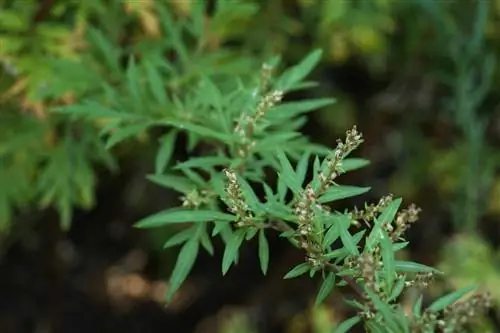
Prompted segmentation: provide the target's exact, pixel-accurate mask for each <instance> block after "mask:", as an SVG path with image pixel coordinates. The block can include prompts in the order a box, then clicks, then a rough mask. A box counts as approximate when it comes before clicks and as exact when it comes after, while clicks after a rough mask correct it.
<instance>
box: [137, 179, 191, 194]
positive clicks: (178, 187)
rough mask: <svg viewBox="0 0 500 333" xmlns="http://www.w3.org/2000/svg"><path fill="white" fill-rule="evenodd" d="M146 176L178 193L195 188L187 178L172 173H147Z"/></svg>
mask: <svg viewBox="0 0 500 333" xmlns="http://www.w3.org/2000/svg"><path fill="white" fill-rule="evenodd" d="M146 178H147V179H148V180H149V181H151V182H153V183H155V184H157V185H160V186H164V187H167V188H171V189H173V190H175V191H177V192H180V193H188V192H190V191H192V190H194V189H195V188H196V186H195V185H194V184H193V182H191V181H190V180H189V179H187V178H185V177H179V176H174V175H148V176H146Z"/></svg>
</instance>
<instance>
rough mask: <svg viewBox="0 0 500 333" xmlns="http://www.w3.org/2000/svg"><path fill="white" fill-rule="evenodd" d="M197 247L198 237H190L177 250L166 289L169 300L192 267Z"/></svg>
mask: <svg viewBox="0 0 500 333" xmlns="http://www.w3.org/2000/svg"><path fill="white" fill-rule="evenodd" d="M198 247H199V243H198V239H196V238H192V239H191V240H190V241H188V242H187V243H185V244H184V246H183V247H182V249H181V251H180V252H179V256H178V257H177V261H176V263H175V267H174V270H173V271H172V275H171V277H170V284H169V288H168V290H167V295H166V298H167V300H168V301H169V302H170V301H171V300H172V297H173V296H174V294H175V292H176V291H177V290H178V289H179V287H180V286H181V284H182V283H183V282H184V280H186V278H187V276H188V275H189V272H190V271H191V269H192V268H193V265H194V262H195V260H196V257H197V255H198Z"/></svg>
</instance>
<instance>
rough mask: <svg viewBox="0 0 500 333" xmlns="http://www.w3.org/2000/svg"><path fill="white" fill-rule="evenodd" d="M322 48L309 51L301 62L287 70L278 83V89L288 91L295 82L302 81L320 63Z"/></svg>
mask: <svg viewBox="0 0 500 333" xmlns="http://www.w3.org/2000/svg"><path fill="white" fill-rule="evenodd" d="M322 53H323V52H322V51H321V50H314V51H312V52H311V53H309V54H308V55H307V56H306V57H305V58H304V59H303V60H302V61H301V62H300V63H299V64H297V65H295V66H293V67H291V68H289V69H288V70H286V71H285V72H284V73H283V75H281V77H280V78H279V79H278V81H277V83H276V89H278V90H283V91H287V90H289V89H290V88H292V87H293V86H294V85H295V84H297V83H299V82H300V81H302V80H303V79H304V78H305V77H306V76H307V75H309V73H310V72H311V71H312V70H313V68H314V67H315V66H316V65H317V64H318V63H319V61H320V60H321V55H322Z"/></svg>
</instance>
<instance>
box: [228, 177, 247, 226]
mask: <svg viewBox="0 0 500 333" xmlns="http://www.w3.org/2000/svg"><path fill="white" fill-rule="evenodd" d="M223 172H224V174H225V175H226V177H227V180H228V182H227V185H226V188H225V191H226V194H227V202H226V203H227V206H228V208H229V211H230V212H232V213H234V214H236V215H237V216H238V220H237V222H236V226H238V227H243V226H245V225H248V224H249V223H251V221H252V219H253V214H252V212H251V211H250V208H249V207H248V205H247V204H246V202H245V198H244V196H243V193H242V191H241V188H240V185H239V184H238V180H237V178H236V174H235V173H234V172H233V171H231V170H229V169H224V171H223Z"/></svg>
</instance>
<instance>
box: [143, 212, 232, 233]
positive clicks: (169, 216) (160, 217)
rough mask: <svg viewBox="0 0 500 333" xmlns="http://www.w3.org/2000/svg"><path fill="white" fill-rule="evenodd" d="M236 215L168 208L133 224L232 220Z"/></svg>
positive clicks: (152, 225) (155, 225) (150, 226)
mask: <svg viewBox="0 0 500 333" xmlns="http://www.w3.org/2000/svg"><path fill="white" fill-rule="evenodd" d="M235 219H236V216H234V215H230V214H226V213H221V212H217V211H210V210H175V209H170V210H166V211H162V212H159V213H156V214H154V215H151V216H148V217H146V218H144V219H142V220H140V221H139V222H137V223H136V224H135V227H136V228H155V227H160V226H163V225H166V224H170V223H186V222H208V221H228V222H229V221H234V220H235Z"/></svg>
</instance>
